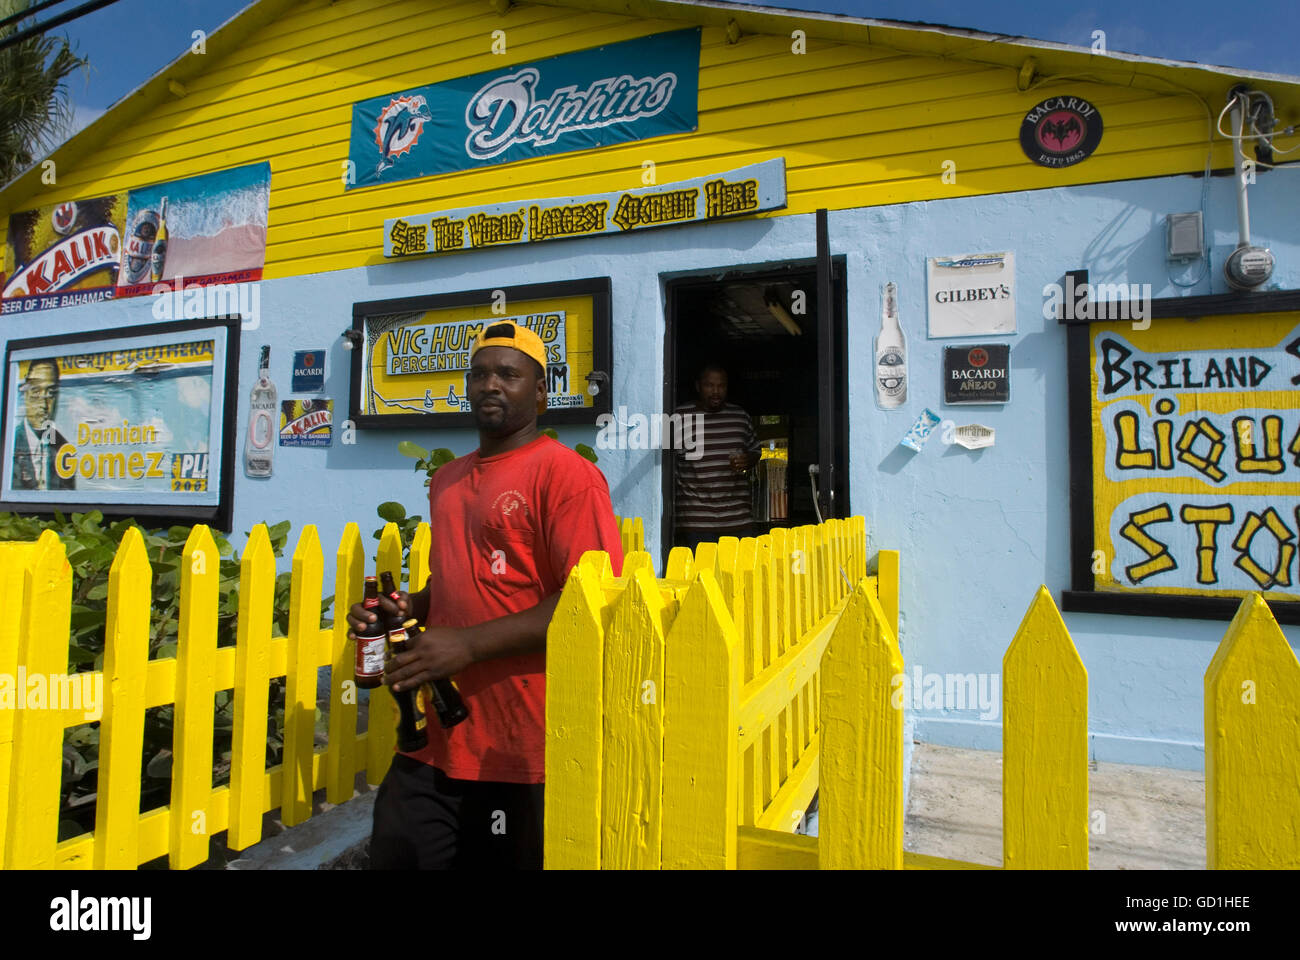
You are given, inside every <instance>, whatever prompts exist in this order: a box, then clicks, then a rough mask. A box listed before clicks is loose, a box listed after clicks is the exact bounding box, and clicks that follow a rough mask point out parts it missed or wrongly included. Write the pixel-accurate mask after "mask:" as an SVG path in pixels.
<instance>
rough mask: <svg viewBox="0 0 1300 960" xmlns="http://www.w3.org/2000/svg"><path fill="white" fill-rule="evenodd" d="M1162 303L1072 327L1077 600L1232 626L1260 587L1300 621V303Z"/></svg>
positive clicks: (1274, 296) (1294, 299)
mask: <svg viewBox="0 0 1300 960" xmlns="http://www.w3.org/2000/svg"><path fill="white" fill-rule="evenodd" d="M1079 276H1080V275H1079V274H1076V275H1075V277H1076V279H1077V278H1078V277H1079ZM1083 282H1084V283H1086V282H1087V281H1086V278H1084V279H1083ZM1076 288H1077V284H1076ZM1092 306H1093V307H1094V308H1096V307H1103V308H1104V307H1105V303H1104V302H1103V303H1100V304H1093V305H1092ZM1150 306H1151V312H1150V314H1149V315H1148V316H1149V322H1145V323H1144V322H1134V321H1130V320H1098V319H1087V318H1086V317H1096V316H1097V315H1098V314H1099V313H1102V315H1103V316H1106V315H1110V314H1106V313H1103V312H1102V310H1098V309H1088V310H1086V311H1083V312H1084V314H1085V318H1084V319H1080V320H1071V321H1069V324H1070V325H1069V349H1068V352H1069V360H1068V363H1069V384H1070V385H1069V391H1070V397H1069V407H1070V414H1069V415H1070V474H1071V485H1070V491H1071V492H1070V513H1071V528H1072V532H1071V542H1072V548H1071V550H1072V581H1073V583H1072V586H1073V590H1071V591H1067V592H1066V593H1065V594H1063V597H1062V600H1063V604H1062V605H1063V607H1064V608H1065V609H1067V610H1085V611H1091V612H1098V613H1126V614H1140V615H1151V616H1165V617H1199V618H1203V619H1215V620H1218V619H1222V620H1230V619H1231V618H1232V616H1233V615H1234V614H1235V613H1236V611H1237V607H1238V605H1239V603H1240V600H1241V598H1242V597H1243V596H1246V595H1247V594H1250V593H1252V592H1258V593H1260V594H1261V595H1263V597H1264V598H1265V599H1266V600H1267V601H1268V602H1269V606H1270V608H1271V609H1272V611H1273V615H1274V616H1275V617H1276V618H1277V619H1278V621H1280V622H1283V623H1300V569H1298V567H1297V556H1296V552H1297V551H1296V547H1297V537H1298V536H1300V389H1297V387H1298V386H1300V293H1298V292H1294V291H1284V292H1280V293H1253V294H1250V295H1249V296H1210V297H1182V298H1174V299H1169V300H1155V301H1151V302H1150Z"/></svg>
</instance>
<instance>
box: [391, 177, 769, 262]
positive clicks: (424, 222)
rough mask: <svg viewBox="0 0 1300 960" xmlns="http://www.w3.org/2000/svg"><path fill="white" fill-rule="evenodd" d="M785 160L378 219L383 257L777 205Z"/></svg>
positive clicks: (700, 218)
mask: <svg viewBox="0 0 1300 960" xmlns="http://www.w3.org/2000/svg"><path fill="white" fill-rule="evenodd" d="M785 202H786V201H785V160H784V159H783V158H780V157H778V158H776V159H774V160H766V161H764V162H763V163H755V164H752V165H751V166H748V167H741V168H740V169H738V170H730V171H728V172H726V173H719V174H715V175H713V176H706V177H696V178H695V179H694V180H683V181H680V182H678V183H666V184H660V185H659V186H654V187H639V188H637V189H634V190H623V191H620V192H617V193H602V194H596V195H592V196H585V197H563V198H553V199H549V200H525V201H521V202H517V203H496V204H490V205H487V206H482V207H466V208H463V209H460V210H445V211H441V212H439V213H424V214H415V215H413V216H406V217H393V218H391V219H389V220H385V221H384V256H386V257H409V256H415V255H419V254H425V253H452V252H456V251H461V250H481V249H483V248H484V247H497V246H504V245H508V244H515V243H540V242H542V241H544V240H559V239H565V238H572V237H594V236H599V235H601V234H607V233H627V232H630V231H632V230H641V229H646V228H649V227H669V226H674V225H678V224H684V223H700V222H704V221H713V220H723V219H726V218H728V217H739V216H745V215H747V214H753V213H762V212H763V211H766V210H777V209H780V208H781V207H784V206H785Z"/></svg>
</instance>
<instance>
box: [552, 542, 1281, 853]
mask: <svg viewBox="0 0 1300 960" xmlns="http://www.w3.org/2000/svg"><path fill="white" fill-rule="evenodd" d="M858 522H859V521H856V519H855V520H854V521H849V523H858ZM830 523H831V524H834V523H835V521H831V522H830ZM824 527H826V528H828V529H830V530H834V527H831V526H830V525H824ZM822 529H823V528H821V527H819V528H817V530H818V531H821V530H822ZM860 530H861V528H860V526H859V527H856V528H853V532H852V535H851V536H850V537H849V538H848V539H847V542H848V543H849V544H850V551H858V559H856V560H855V559H852V558H851V559H850V561H849V563H848V566H846V567H845V569H846V571H847V572H848V574H849V577H850V579H851V580H852V581H853V583H854V584H855V586H854V588H853V590H852V592H851V594H849V595H848V596H845V593H847V591H845V590H842V589H841V590H837V591H836V592H833V593H831V592H830V590H831V588H832V587H833V586H834V584H833V583H832V582H831V581H829V580H828V579H824V578H821V577H820V576H819V575H818V574H813V575H812V576H811V577H810V578H808V579H805V580H800V579H798V578H796V577H794V576H789V575H787V573H785V572H783V571H788V570H789V567H788V566H785V565H766V564H762V563H759V564H755V565H753V566H751V565H749V563H748V558H749V557H753V556H756V555H762V553H763V550H762V548H761V547H758V546H756V545H755V546H751V545H749V544H747V543H746V544H743V545H742V546H741V547H740V548H739V549H737V547H736V546H735V545H734V544H727V543H725V542H724V543H722V544H719V545H709V544H702V545H701V548H700V551H699V552H698V553H697V555H696V556H695V557H694V558H689V559H693V560H695V561H696V562H697V563H698V567H697V569H696V570H694V571H692V570H691V569H690V562H689V559H687V558H683V557H680V555H678V554H677V552H676V551H674V554H673V557H672V558H670V564H669V568H670V569H669V571H668V572H669V577H668V578H665V579H663V580H660V581H655V580H654V579H653V578H652V576H651V573H650V570H649V567H648V557H647V558H644V559H641V558H634V559H633V561H632V562H631V563H630V564H629V567H630V572H627V573H626V574H625V576H623V577H622V578H618V579H615V578H612V577H610V576H609V575H608V567H607V561H605V560H604V559H603V555H601V554H594V555H588V557H585V558H584V561H583V564H582V565H581V567H580V568H579V569H578V570H576V571H575V572H574V573H573V574H572V575H571V576H570V579H569V582H568V584H567V585H566V587H565V593H564V595H563V597H562V598H561V601H560V605H559V608H558V610H557V612H556V617H555V619H554V620H553V621H552V624H551V632H550V634H549V635H548V641H547V642H548V664H547V669H548V677H547V682H548V693H547V696H548V711H547V754H546V757H547V795H546V805H547V809H546V864H547V866H548V867H586V868H592V867H605V868H617V867H639V868H651V869H653V868H658V867H714V868H739V869H818V868H821V869H837V868H868V869H870V868H875V869H882V868H883V869H923V870H934V869H994V868H991V867H988V866H985V865H980V864H972V863H965V862H961V861H954V860H946V859H942V858H939V857H932V856H927V855H924V854H919V853H912V852H905V851H904V850H903V746H904V744H903V699H904V698H903V697H902V696H900V695H899V691H900V689H903V688H901V685H900V684H899V682H898V680H899V678H901V677H903V676H904V675H905V669H904V664H903V659H902V656H901V655H900V652H899V647H898V643H897V640H896V637H897V586H896V585H897V563H898V557H897V554H893V553H890V552H887V551H882V552H881V553H880V555H879V556H880V559H879V573H878V576H877V577H875V578H872V577H866V576H863V574H864V566H863V565H862V564H861V562H860V550H861V547H862V546H863V542H862V537H861V533H860ZM776 535H777V531H773V538H774V539H773V540H772V541H771V545H770V548H769V549H771V550H772V552H773V554H774V555H776V556H784V557H786V559H787V560H788V559H789V554H788V553H786V552H785V551H786V550H787V549H788V545H779V540H778V539H776ZM826 536H827V534H824V533H816V534H814V537H813V541H814V542H816V541H817V540H818V539H820V538H822V537H826ZM830 537H831V539H832V540H833V541H834V537H835V535H834V534H831V535H830ZM764 539H765V538H759V540H760V541H762V540H764ZM796 542H798V541H796ZM805 542H806V541H805ZM838 542H840V543H844V542H845V541H844V540H840V541H838ZM738 557H739V559H738ZM851 557H852V553H851ZM674 563H675V564H676V567H675V569H674ZM815 569H817V570H822V571H824V570H826V569H830V570H834V565H830V566H829V567H828V566H826V565H821V566H818V567H816V568H815ZM754 571H766V572H758V573H757V574H756V573H754ZM765 576H772V577H775V578H776V580H777V582H778V587H777V589H776V590H772V589H771V588H768V589H766V590H765V589H764V588H763V587H762V582H763V579H764V577H765ZM782 580H783V582H784V584H785V588H784V590H783V589H782V587H781V586H780V585H779V584H780V583H781V582H782ZM738 582H739V583H740V584H741V586H739V587H738V586H737V583H738ZM821 590H826V591H828V592H827V593H826V594H820V593H819V591H821ZM809 594H812V595H813V596H814V597H816V598H817V599H816V600H814V602H816V603H819V604H820V606H819V607H817V608H816V609H820V610H822V611H824V612H823V614H822V619H820V620H816V618H815V617H814V618H813V619H814V621H815V622H814V623H813V625H812V627H811V629H810V628H809V619H808V616H807V615H806V614H805V615H804V616H802V617H801V616H800V615H799V614H798V613H792V612H791V611H793V610H795V609H797V607H796V606H795V604H796V603H797V599H798V598H803V597H806V596H808V595H809ZM755 597H758V598H759V600H758V601H757V602H756V601H755V599H754V598H755ZM773 599H775V613H773V607H771V606H769V604H770V603H771V602H772V600H773ZM783 616H784V617H785V619H784V620H783V619H782V617H783ZM747 622H748V623H749V624H750V626H749V627H746V625H745V624H746V623H747ZM774 622H775V623H776V624H782V623H785V624H792V625H793V627H792V628H791V629H790V630H789V631H788V632H785V631H782V630H781V629H779V628H778V629H777V630H775V631H773V630H772V629H771V624H773V623H774ZM783 636H785V637H798V638H800V639H799V640H798V642H797V643H796V644H795V647H794V648H793V650H790V649H787V650H786V651H785V653H781V652H780V650H779V649H775V650H771V655H772V656H775V658H776V659H775V660H773V659H771V658H770V657H769V653H768V651H769V649H770V648H769V647H767V646H765V645H766V644H771V643H778V644H779V643H780V640H779V638H780V637H783ZM795 659H797V660H799V663H798V665H797V666H796V665H795V663H794V662H793V660H795ZM751 663H752V664H753V667H752V668H751V666H750V664H751ZM648 683H649V684H651V685H655V686H657V687H658V689H659V691H661V693H660V695H659V697H657V698H654V699H649V700H648V699H647V698H646V697H645V695H644V691H645V690H647V689H653V686H651V687H647V684H648ZM810 684H811V686H810ZM818 687H819V688H820V690H819V691H818ZM809 690H810V691H811V692H810V702H809V703H808V706H809V708H810V709H809V712H808V713H807V714H806V716H808V717H809V718H810V723H809V725H808V726H806V727H803V728H802V729H801V730H800V729H799V728H798V727H796V728H795V729H796V733H795V737H794V740H793V744H792V745H791V748H790V749H786V743H787V741H786V736H787V732H788V731H789V730H790V729H791V728H790V727H789V726H787V724H786V722H785V718H787V716H788V712H786V711H782V707H783V706H784V705H787V704H789V703H791V702H792V701H791V700H790V699H789V697H790V693H791V692H794V691H798V692H799V693H800V695H802V692H803V691H809ZM1002 691H1003V704H1002V705H1003V715H1002V716H1003V726H1002V729H1003V756H1002V767H1003V790H1002V797H1003V867H1004V868H1007V869H1053V868H1055V869H1087V866H1088V838H1089V806H1088V772H1089V763H1088V712H1087V705H1088V678H1087V672H1086V670H1085V669H1084V666H1083V663H1082V661H1081V660H1080V658H1079V655H1078V652H1077V651H1076V649H1075V647H1074V644H1073V642H1072V641H1071V639H1070V636H1069V633H1068V631H1067V630H1066V627H1065V623H1064V621H1063V620H1062V619H1061V616H1060V613H1059V612H1058V611H1057V608H1056V605H1055V603H1054V602H1053V601H1052V598H1051V595H1050V594H1049V593H1048V591H1047V590H1046V588H1040V590H1039V592H1038V594H1037V596H1036V597H1035V598H1034V600H1033V602H1032V603H1031V605H1030V607H1029V610H1028V612H1027V613H1026V615H1025V617H1024V619H1023V621H1022V622H1021V625H1020V628H1019V629H1018V631H1017V633H1016V635H1015V638H1014V639H1013V640H1012V642H1011V645H1010V647H1009V648H1008V650H1007V652H1006V655H1005V657H1004V659H1003V676H1002ZM760 703H761V704H763V707H762V708H760V707H759V704H760ZM778 711H780V712H778ZM1205 738H1206V739H1205V746H1206V865H1207V866H1208V867H1209V868H1211V869H1216V868H1217V869H1228V868H1280V867H1290V868H1296V867H1300V661H1297V659H1296V656H1295V654H1294V652H1293V651H1292V650H1291V648H1290V646H1289V645H1288V644H1287V641H1286V638H1285V636H1284V635H1283V633H1282V631H1281V629H1280V628H1279V627H1278V625H1277V622H1276V620H1274V618H1273V616H1272V614H1271V613H1270V611H1269V609H1268V606H1267V604H1266V603H1265V602H1264V601H1263V599H1262V598H1261V597H1259V595H1253V596H1251V597H1248V598H1246V599H1245V600H1244V601H1243V602H1242V604H1241V607H1240V608H1239V610H1238V613H1237V616H1236V618H1235V619H1234V620H1233V622H1232V624H1231V625H1230V626H1229V628H1228V630H1227V633H1226V635H1225V636H1224V639H1223V641H1222V643H1221V644H1220V646H1219V649H1218V651H1217V653H1216V654H1215V656H1214V658H1213V660H1212V661H1211V664H1210V666H1209V668H1208V669H1207V671H1206V674H1205ZM747 749H749V750H753V751H756V752H754V753H753V754H752V755H751V754H749V753H747V752H746V750H747ZM783 750H784V752H783ZM814 750H815V751H816V753H815V754H814V753H813V751H814ZM774 758H775V759H774ZM814 762H815V763H816V767H815V769H816V771H817V772H816V774H815V775H814V776H813V778H812V779H813V784H814V785H816V784H817V783H818V782H819V783H820V796H819V809H820V814H819V836H818V837H806V836H798V835H791V834H790V833H789V832H788V831H789V828H790V826H791V825H792V824H791V823H789V822H785V821H784V819H783V814H784V813H785V812H786V811H787V810H791V811H795V812H796V813H797V811H798V809H799V804H800V802H801V801H802V799H803V797H804V795H805V792H806V791H805V790H804V789H801V788H800V787H798V786H792V785H793V784H797V783H799V782H800V777H799V776H798V775H797V771H798V769H799V767H801V766H802V767H805V769H807V768H808V767H811V766H812V763H814ZM773 763H775V770H774V769H773ZM792 767H793V768H794V771H796V772H795V774H794V775H790V774H789V771H791V768H792ZM754 771H756V772H757V773H758V779H757V780H755V779H753V777H752V776H751V773H752V772H754ZM783 792H784V793H785V794H786V797H785V801H786V802H784V803H782V802H780V801H781V799H782V793H783ZM796 797H797V798H798V799H796ZM768 814H771V815H770V816H769V815H768ZM792 820H797V816H796V817H792Z"/></svg>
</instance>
